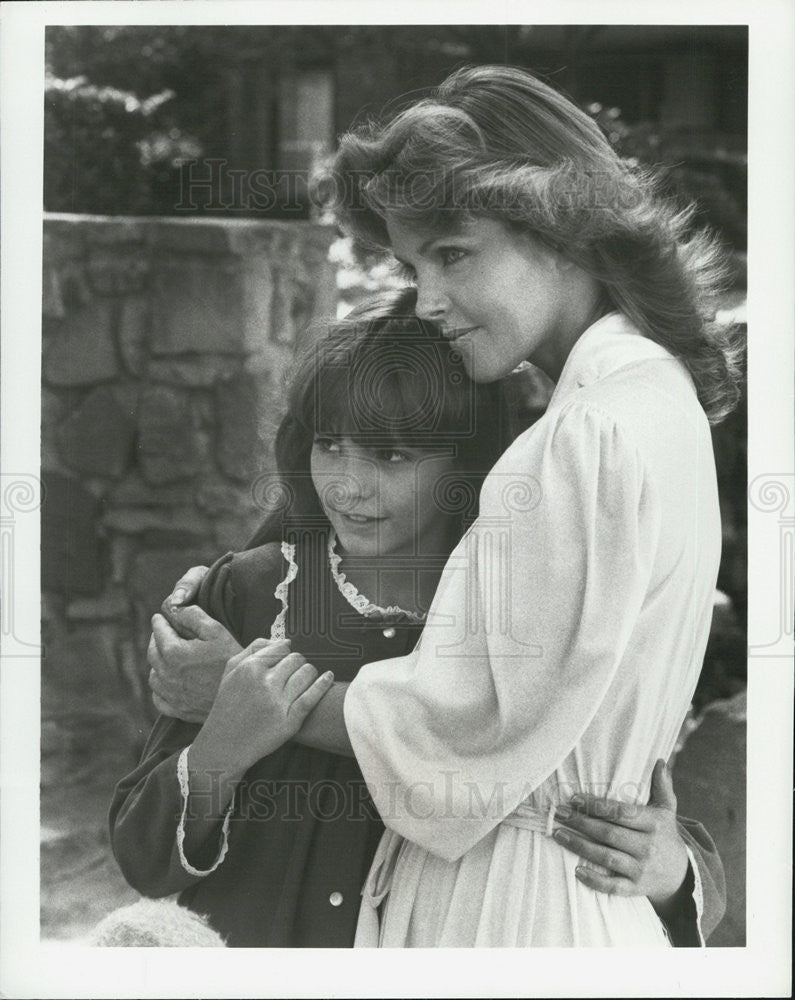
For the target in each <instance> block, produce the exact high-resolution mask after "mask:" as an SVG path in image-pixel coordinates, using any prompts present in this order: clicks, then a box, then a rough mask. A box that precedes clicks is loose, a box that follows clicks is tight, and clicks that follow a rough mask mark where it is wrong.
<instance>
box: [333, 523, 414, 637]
mask: <svg viewBox="0 0 795 1000" xmlns="http://www.w3.org/2000/svg"><path fill="white" fill-rule="evenodd" d="M336 547H337V536H336V534H335V533H334V530H333V529H332V530H331V531H330V532H329V536H328V562H329V567H330V568H331V575H332V577H333V578H334V582H335V583H336V585H337V588H338V589H339V592H340V593H341V594H342V596H343V597H344V598H345V600H346V601H347V602H348V604H350V606H351V607H352V608H355V609H356V611H358V612H359V614H360V615H364V617H365V618H386V617H391V616H394V615H402V616H403V617H404V618H406V619H407V620H408V621H410V622H415V623H417V624H419V623H422V622H424V621H425V618H426V616H425V615H420V614H417V612H416V611H406V610H405V609H404V608H401V607H398V605H397V604H392V605H390V606H389V607H388V608H382V607H380V606H379V605H378V604H371V602H370V601H368V600H367V598H366V597H365V596H364V594H360V593H359V591H358V590H357V589H356V587H355V586H354V585H353V584H352V583H351V582H350V581H349V580H347V579H346V578H345V574H344V573H341V572H340V570H339V565H340V562H341V560H342V556H341V555H340V554H339V553H338V552H337V551H336Z"/></svg>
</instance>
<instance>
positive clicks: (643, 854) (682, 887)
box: [555, 760, 726, 947]
mask: <svg viewBox="0 0 795 1000" xmlns="http://www.w3.org/2000/svg"><path fill="white" fill-rule="evenodd" d="M569 805H570V810H569V813H568V815H561V810H560V809H559V810H558V811H557V813H556V818H557V819H558V821H559V822H560V823H562V826H561V827H560V829H558V830H557V831H556V832H555V839H556V840H557V841H558V843H560V844H562V846H564V847H565V848H567V849H568V850H570V851H573V852H574V853H576V854H578V855H579V856H580V857H582V858H584V859H585V860H587V861H593V862H595V863H596V864H599V865H601V866H602V867H604V868H608V869H609V870H610V873H609V874H605V873H603V872H597V871H594V870H593V869H591V868H584V867H583V868H578V869H577V872H576V875H577V878H578V879H579V880H580V881H581V882H583V883H584V884H585V885H587V886H589V887H590V888H592V889H596V890H597V891H598V892H605V893H608V894H611V895H612V894H615V895H628V896H636V895H645V896H648V897H649V900H650V901H651V903H652V905H653V906H654V908H655V910H656V911H657V914H658V916H659V917H660V919H661V920H662V921H663V922H664V923H665V924H666V926H667V928H668V931H669V934H670V936H671V939H672V941H673V943H674V945H676V946H677V947H699V945H701V944H703V942H704V940H705V939H706V938H707V937H708V936H709V935H710V934H711V933H712V931H713V930H714V929H715V927H716V926H717V924H718V923H719V921H720V919H721V917H722V916H723V912H724V910H725V907H726V889H725V879H724V875H723V866H722V864H721V861H720V857H719V855H718V852H717V850H716V849H715V845H714V843H713V842H712V840H711V838H710V837H709V835H708V834H707V832H706V830H705V829H704V828H703V827H702V826H701V824H700V823H696V822H695V821H694V820H689V819H686V818H682V817H679V816H677V815H676V795H675V794H674V789H673V783H672V781H671V776H670V773H669V771H668V769H667V767H666V766H665V762H664V761H662V760H658V761H657V763H656V764H655V767H654V771H653V773H652V782H651V793H650V798H649V803H648V805H645V806H641V805H627V804H626V803H622V802H617V801H614V800H611V799H603V798H597V797H595V796H584V797H582V798H581V799H580V800H579V801H575V800H573V801H572V802H571V803H570V804H569Z"/></svg>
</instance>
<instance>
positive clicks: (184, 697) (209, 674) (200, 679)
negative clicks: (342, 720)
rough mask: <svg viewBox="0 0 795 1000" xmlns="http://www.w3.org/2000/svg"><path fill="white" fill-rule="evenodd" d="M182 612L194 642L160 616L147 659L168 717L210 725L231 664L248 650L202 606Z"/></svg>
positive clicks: (156, 697) (151, 679) (157, 705)
mask: <svg viewBox="0 0 795 1000" xmlns="http://www.w3.org/2000/svg"><path fill="white" fill-rule="evenodd" d="M191 572H193V571H191ZM183 579H185V578H183ZM172 614H174V612H173V611H172ZM176 614H177V615H178V617H179V618H180V619H181V620H183V621H184V624H185V628H186V630H189V631H190V632H191V633H192V634H193V636H194V638H192V639H183V638H180V636H179V635H178V634H177V632H176V630H175V629H174V628H173V626H172V625H171V623H170V622H168V621H166V619H165V618H164V617H163V615H160V614H157V615H154V617H153V618H152V638H151V639H150V640H149V651H148V656H147V659H148V662H149V667H150V670H149V686H150V688H151V689H152V699H153V701H154V704H155V708H156V709H157V710H158V712H161V713H162V714H163V715H170V716H172V717H174V718H176V719H184V720H185V722H204V720H205V719H206V718H207V713H208V712H209V711H210V708H211V706H212V703H213V701H214V699H215V695H216V692H217V691H218V685H219V684H220V682H221V677H222V676H223V673H224V670H225V668H226V664H227V662H228V660H229V659H230V657H233V656H235V655H236V654H237V653H239V652H240V651H241V649H242V647H241V645H240V643H239V642H238V641H237V640H236V639H235V638H234V637H233V636H232V635H231V634H230V633H229V632H228V631H227V630H226V629H225V628H224V627H223V625H221V624H220V623H219V622H217V621H215V619H214V618H210V616H209V615H208V614H205V612H204V611H202V610H201V608H199V607H196V605H191V606H190V607H186V608H181V609H180V610H179V611H178V612H176ZM283 655H284V653H282V656H283Z"/></svg>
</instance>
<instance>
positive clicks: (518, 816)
mask: <svg viewBox="0 0 795 1000" xmlns="http://www.w3.org/2000/svg"><path fill="white" fill-rule="evenodd" d="M556 809H557V806H555V805H554V804H553V805H551V806H548V807H546V808H545V809H539V808H538V807H537V806H531V805H530V803H529V802H520V803H519V805H518V806H517V807H516V808H515V809H514V811H513V812H512V813H509V814H508V815H507V816H506V817H505V819H504V820H503V821H502V822H503V825H504V826H517V827H519V828H520V829H522V830H532V831H533V832H534V833H543V834H544V836H546V837H551V836H552V834H553V833H554V831H555V830H557V829H558V828H559V827H560V823H556V822H555V810H556Z"/></svg>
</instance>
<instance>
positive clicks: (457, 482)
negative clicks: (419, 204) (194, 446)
mask: <svg viewBox="0 0 795 1000" xmlns="http://www.w3.org/2000/svg"><path fill="white" fill-rule="evenodd" d="M415 306H416V290H415V289H413V288H405V289H402V290H399V291H396V292H390V293H385V294H383V295H379V296H377V297H375V298H373V299H371V300H368V301H367V302H365V303H364V304H363V305H361V306H359V307H357V308H356V309H354V310H353V311H351V312H350V313H349V314H348V316H347V317H346V318H345V319H344V320H342V321H340V322H337V323H336V324H335V325H333V326H332V327H331V329H330V330H329V331H328V333H327V334H326V335H325V336H324V337H322V338H320V339H319V340H317V341H316V342H315V343H314V344H312V345H311V346H310V347H309V349H308V350H306V351H305V352H304V354H303V356H302V357H301V358H300V359H299V361H298V363H297V366H296V369H295V373H294V375H293V378H292V380H291V383H290V387H289V390H288V394H287V412H286V413H285V415H284V417H283V419H282V421H281V423H280V425H279V429H278V431H277V433H276V442H275V457H276V467H277V470H278V472H277V475H276V476H274V477H266V478H263V479H261V480H260V484H259V486H260V488H259V491H258V492H259V494H260V495H259V497H258V500H259V501H260V502H261V504H262V505H263V506H265V507H268V508H270V509H271V513H270V514H269V515H268V517H267V518H266V520H265V522H264V524H263V525H262V526H261V527H260V528H259V529H258V531H257V532H256V534H255V535H254V537H253V538H252V539H251V541H250V542H249V544H248V547H249V548H253V547H254V546H256V545H263V544H265V543H266V542H272V541H278V540H280V539H284V538H285V537H286V533H290V532H293V531H295V530H300V529H301V527H302V526H305V527H308V528H318V527H320V528H323V527H328V522H327V520H326V517H325V515H324V513H323V508H322V506H321V503H320V500H319V498H318V495H317V491H316V489H315V486H314V484H313V481H312V477H311V473H310V454H311V451H312V445H313V443H314V441H315V438H316V437H317V436H321V437H322V436H329V437H349V438H352V439H354V440H356V441H357V442H359V443H361V444H362V445H364V446H365V447H370V448H378V449H388V448H400V447H416V448H423V449H426V448H427V449H433V450H435V451H439V450H440V449H441V450H445V449H447V448H449V449H450V454H451V455H452V456H453V457H454V459H455V471H454V472H453V473H452V474H450V475H449V476H448V477H444V478H443V479H442V480H441V481H440V483H439V484H438V485H437V490H436V494H435V497H434V499H435V501H436V502H437V503H438V504H439V505H440V509H442V510H444V511H445V512H446V513H448V514H450V516H451V517H454V518H457V519H458V521H459V525H458V527H459V529H460V532H463V530H464V529H465V528H466V526H467V525H468V524H469V523H470V522H471V521H472V520H473V519H474V518H475V517H476V516H477V500H478V494H479V491H480V485H481V483H482V481H483V479H484V478H485V476H486V473H487V472H488V471H489V469H490V468H491V467H492V465H493V464H494V463H495V461H496V460H497V458H499V456H500V455H501V454H502V452H503V451H504V449H505V448H506V447H507V445H508V444H509V439H510V429H509V427H508V421H507V418H506V414H505V408H504V405H503V396H502V389H501V387H500V385H499V384H498V383H493V384H489V385H478V384H477V383H475V382H473V381H472V380H471V379H470V378H469V376H468V375H467V373H466V371H465V369H464V366H463V361H462V359H461V357H460V355H459V354H458V353H457V352H456V351H455V350H453V349H451V345H450V343H449V342H448V341H447V340H446V339H445V338H444V337H443V336H442V335H441V333H440V331H439V330H438V328H437V327H436V326H435V325H434V324H432V323H428V322H427V321H424V320H420V319H418V317H417V316H416V315H415V313H414V309H415Z"/></svg>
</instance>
